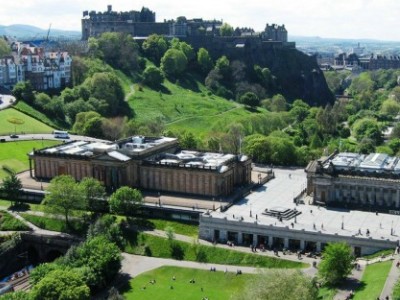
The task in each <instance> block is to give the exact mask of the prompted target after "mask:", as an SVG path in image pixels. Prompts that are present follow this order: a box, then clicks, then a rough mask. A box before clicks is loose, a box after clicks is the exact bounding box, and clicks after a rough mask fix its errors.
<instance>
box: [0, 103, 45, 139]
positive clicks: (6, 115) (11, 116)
mask: <svg viewBox="0 0 400 300" xmlns="http://www.w3.org/2000/svg"><path fill="white" fill-rule="evenodd" d="M15 131H16V132H17V134H21V132H25V133H51V132H52V131H53V128H51V127H50V126H48V125H46V124H44V123H42V122H40V121H38V120H36V119H34V118H32V117H29V116H28V115H26V114H23V113H21V112H19V111H18V110H16V109H14V108H8V109H4V110H1V111H0V135H9V134H10V133H14V132H15Z"/></svg>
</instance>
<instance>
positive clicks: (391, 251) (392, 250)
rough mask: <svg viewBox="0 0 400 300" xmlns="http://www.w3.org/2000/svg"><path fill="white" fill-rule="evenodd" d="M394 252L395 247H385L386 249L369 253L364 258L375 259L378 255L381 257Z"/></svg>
mask: <svg viewBox="0 0 400 300" xmlns="http://www.w3.org/2000/svg"><path fill="white" fill-rule="evenodd" d="M393 253H394V249H393V248H390V249H385V250H380V251H378V252H375V253H372V254H369V255H365V256H363V257H362V258H364V259H373V258H377V257H381V256H382V255H383V256H387V255H392V254H393Z"/></svg>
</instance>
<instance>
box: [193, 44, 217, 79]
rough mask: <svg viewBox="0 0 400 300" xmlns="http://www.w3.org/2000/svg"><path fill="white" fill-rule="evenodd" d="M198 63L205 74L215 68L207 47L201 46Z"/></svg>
mask: <svg viewBox="0 0 400 300" xmlns="http://www.w3.org/2000/svg"><path fill="white" fill-rule="evenodd" d="M197 64H198V65H199V67H200V70H201V71H202V72H203V73H204V74H207V73H208V72H210V70H211V69H212V68H213V66H214V63H213V61H212V59H211V56H210V54H209V53H208V51H207V50H206V49H204V48H200V49H199V51H198V52H197Z"/></svg>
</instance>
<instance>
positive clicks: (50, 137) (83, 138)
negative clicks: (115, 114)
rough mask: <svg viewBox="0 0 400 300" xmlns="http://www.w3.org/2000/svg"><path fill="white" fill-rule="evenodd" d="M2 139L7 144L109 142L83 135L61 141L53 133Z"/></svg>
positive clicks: (4, 136) (3, 136) (1, 137)
mask: <svg viewBox="0 0 400 300" xmlns="http://www.w3.org/2000/svg"><path fill="white" fill-rule="evenodd" d="M0 139H4V140H5V141H6V142H15V141H32V140H54V141H61V142H62V141H64V142H69V141H89V142H109V141H106V140H101V139H96V138H92V137H88V136H83V135H73V134H70V136H69V139H60V138H56V137H54V135H53V134H51V133H37V134H19V135H18V138H12V137H10V136H9V135H2V136H0Z"/></svg>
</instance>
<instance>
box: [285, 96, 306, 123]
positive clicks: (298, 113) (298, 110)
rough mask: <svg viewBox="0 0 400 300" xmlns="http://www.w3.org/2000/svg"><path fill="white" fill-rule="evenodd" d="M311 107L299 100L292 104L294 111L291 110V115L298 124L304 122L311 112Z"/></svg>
mask: <svg viewBox="0 0 400 300" xmlns="http://www.w3.org/2000/svg"><path fill="white" fill-rule="evenodd" d="M309 109H310V106H309V105H308V104H307V103H305V102H304V101H303V100H300V99H297V100H295V101H294V102H293V104H292V109H291V110H290V114H291V115H292V116H293V117H294V118H295V120H296V121H297V123H301V122H303V121H304V120H305V119H306V118H307V116H308V114H309V113H310V112H309Z"/></svg>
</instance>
